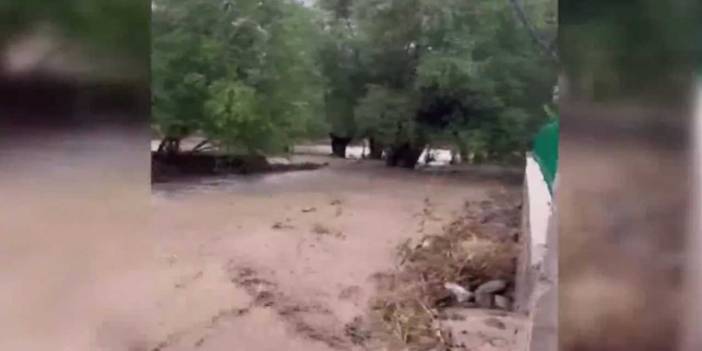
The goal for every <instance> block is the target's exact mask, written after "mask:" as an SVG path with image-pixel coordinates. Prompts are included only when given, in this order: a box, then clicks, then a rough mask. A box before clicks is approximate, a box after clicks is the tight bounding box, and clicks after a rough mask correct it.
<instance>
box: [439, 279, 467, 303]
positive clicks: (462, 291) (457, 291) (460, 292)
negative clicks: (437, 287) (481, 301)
mask: <svg viewBox="0 0 702 351" xmlns="http://www.w3.org/2000/svg"><path fill="white" fill-rule="evenodd" d="M444 288H446V290H448V291H450V292H451V293H452V294H453V296H454V297H456V301H458V303H463V302H466V301H468V300H470V298H471V297H472V296H473V294H472V293H471V292H470V291H468V290H467V289H466V288H464V287H462V286H460V285H458V284H456V283H445V284H444Z"/></svg>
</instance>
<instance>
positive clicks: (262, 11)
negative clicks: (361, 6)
mask: <svg viewBox="0 0 702 351" xmlns="http://www.w3.org/2000/svg"><path fill="white" fill-rule="evenodd" d="M152 25H153V31H152V36H153V54H152V70H153V85H152V87H153V89H152V90H153V98H154V102H153V118H154V122H155V124H156V127H157V128H158V129H159V130H160V131H161V132H162V133H163V134H164V135H166V136H169V137H175V138H182V137H184V136H187V135H189V134H191V133H193V132H195V131H202V132H203V133H204V134H205V135H206V136H207V137H208V138H210V139H213V140H215V141H219V142H220V143H221V144H222V145H223V146H224V147H225V148H226V149H227V150H229V151H232V152H234V151H236V152H238V151H242V152H248V153H260V152H278V151H282V150H283V149H284V148H285V147H287V146H288V145H289V144H290V143H292V142H293V141H294V140H296V139H298V138H303V137H305V136H308V135H309V134H310V133H321V131H322V130H323V129H325V127H324V124H323V122H322V121H321V120H320V115H321V110H322V106H323V105H322V97H323V80H322V77H321V74H320V72H319V70H318V68H317V64H316V53H317V45H318V40H317V39H319V31H318V28H317V26H316V14H315V12H313V11H311V10H310V9H308V8H305V7H303V6H301V5H299V4H297V3H294V2H292V1H289V0H269V1H264V2H260V1H256V0H238V1H236V2H233V1H208V0H159V1H156V2H155V9H154V14H153V21H152Z"/></svg>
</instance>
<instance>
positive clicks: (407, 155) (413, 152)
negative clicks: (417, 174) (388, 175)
mask: <svg viewBox="0 0 702 351" xmlns="http://www.w3.org/2000/svg"><path fill="white" fill-rule="evenodd" d="M423 151H424V147H423V146H422V147H418V146H416V145H411V144H409V143H405V144H402V145H399V146H396V147H394V148H392V149H391V150H390V152H389V153H388V155H387V157H386V158H385V164H386V165H387V166H389V167H396V166H399V167H402V168H409V169H414V168H415V166H417V162H418V161H419V157H420V156H422V152H423Z"/></svg>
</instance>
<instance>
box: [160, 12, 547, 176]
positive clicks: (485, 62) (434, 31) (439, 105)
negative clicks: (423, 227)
mask: <svg viewBox="0 0 702 351" xmlns="http://www.w3.org/2000/svg"><path fill="white" fill-rule="evenodd" d="M515 4H517V6H515ZM555 4H556V3H555V1H553V0H529V1H519V2H512V1H510V0H504V1H476V2H467V1H462V0H319V1H318V2H317V4H316V6H315V7H309V6H305V5H302V4H300V3H297V2H294V1H292V0H265V1H260V0H218V1H207V0H155V2H154V10H153V20H152V25H153V55H152V69H153V95H154V121H155V125H156V127H157V128H158V129H159V130H160V131H161V132H162V133H163V134H164V135H166V136H167V137H169V138H174V139H179V138H182V137H184V136H186V135H190V134H192V133H194V132H202V133H204V134H205V135H206V136H207V137H208V138H210V139H213V140H216V141H218V142H220V143H221V144H222V145H223V146H225V147H226V148H228V149H230V150H233V151H237V152H239V151H240V152H247V153H255V152H271V151H277V150H281V149H282V148H284V147H285V146H288V145H290V144H292V143H293V142H295V141H296V140H298V139H300V138H304V137H312V136H319V135H322V134H324V132H325V131H326V132H328V133H330V134H332V136H333V137H334V138H337V137H339V138H343V139H344V140H345V141H348V140H349V139H350V138H356V139H362V138H370V139H371V141H372V142H373V143H372V145H376V146H377V145H381V146H383V147H384V148H385V150H386V152H387V154H388V158H389V159H390V160H391V161H390V162H388V163H389V164H397V163H398V162H399V163H405V164H406V165H407V166H413V165H414V163H413V161H412V160H411V159H412V158H413V156H412V157H409V159H407V160H398V159H397V158H398V157H399V158H403V157H404V158H407V157H405V156H406V155H405V156H403V155H401V154H402V153H403V152H404V153H408V154H411V155H414V154H417V150H419V151H420V152H421V150H422V149H423V148H424V147H425V146H426V145H429V144H436V143H441V144H454V145H456V146H457V147H458V148H460V149H461V150H462V153H463V154H464V155H465V156H468V155H469V154H474V155H483V156H484V157H491V158H501V157H503V156H506V155H509V154H512V153H514V152H518V153H519V152H520V151H523V150H524V149H525V148H526V147H527V146H528V142H529V140H530V137H531V135H532V134H533V132H534V131H535V130H536V129H537V128H538V127H539V126H540V124H542V123H543V121H544V120H545V119H546V118H548V117H547V116H548V113H547V110H544V108H545V106H546V105H548V104H549V102H550V101H551V93H552V89H553V87H554V84H555V82H556V64H555V60H554V57H553V55H552V52H551V51H550V49H552V48H553V47H554V45H555V44H554V42H555V33H556V20H555V15H556V8H555ZM402 150H404V151H402ZM416 156H418V154H417V155H416ZM396 161H397V162H396ZM405 161H407V162H405ZM415 161H416V160H415Z"/></svg>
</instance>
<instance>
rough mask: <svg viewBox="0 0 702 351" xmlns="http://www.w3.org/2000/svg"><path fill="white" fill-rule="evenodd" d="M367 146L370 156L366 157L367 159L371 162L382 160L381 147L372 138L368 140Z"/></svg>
mask: <svg viewBox="0 0 702 351" xmlns="http://www.w3.org/2000/svg"><path fill="white" fill-rule="evenodd" d="M368 144H370V154H369V155H368V158H370V159H371V160H380V159H382V158H383V145H382V144H381V143H379V142H378V141H377V140H375V139H373V138H370V139H368Z"/></svg>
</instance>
